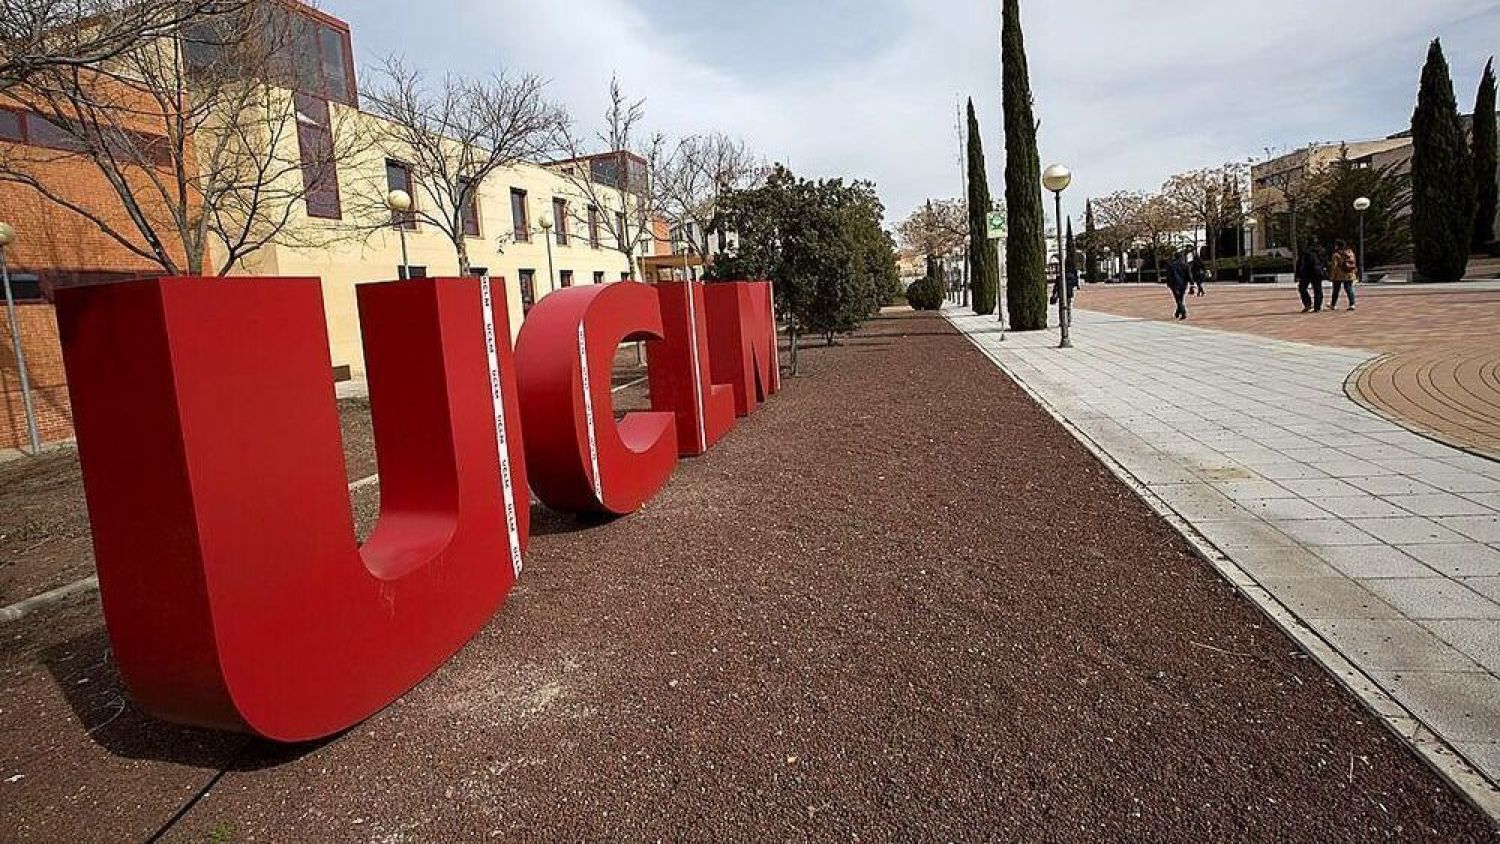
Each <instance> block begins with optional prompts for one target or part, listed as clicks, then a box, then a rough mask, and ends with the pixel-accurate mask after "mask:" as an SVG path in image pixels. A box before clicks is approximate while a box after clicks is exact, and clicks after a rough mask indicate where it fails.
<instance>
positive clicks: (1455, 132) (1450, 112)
mask: <svg viewBox="0 0 1500 844" xmlns="http://www.w3.org/2000/svg"><path fill="white" fill-rule="evenodd" d="M1411 132H1412V157H1411V186H1412V198H1411V227H1412V241H1413V246H1414V249H1413V257H1414V258H1415V259H1416V265H1417V273H1418V275H1420V276H1421V277H1422V278H1423V279H1425V280H1427V281H1457V280H1458V279H1461V278H1463V276H1464V271H1465V270H1467V269H1468V266H1469V242H1470V241H1471V240H1472V239H1473V233H1474V168H1473V163H1472V162H1471V160H1470V155H1469V145H1468V142H1467V139H1466V138H1465V137H1464V127H1463V121H1462V120H1461V119H1460V117H1459V114H1458V100H1457V98H1456V97H1454V95H1453V80H1452V78H1451V77H1450V76H1449V74H1448V60H1447V59H1446V58H1444V57H1443V45H1442V43H1441V42H1440V41H1437V40H1434V41H1433V42H1432V47H1431V48H1429V50H1428V51H1427V64H1426V66H1425V67H1423V68H1422V87H1421V88H1420V90H1418V92H1417V109H1416V111H1415V112H1413V113H1412V118H1411Z"/></svg>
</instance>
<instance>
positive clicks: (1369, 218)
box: [1306, 148, 1411, 266]
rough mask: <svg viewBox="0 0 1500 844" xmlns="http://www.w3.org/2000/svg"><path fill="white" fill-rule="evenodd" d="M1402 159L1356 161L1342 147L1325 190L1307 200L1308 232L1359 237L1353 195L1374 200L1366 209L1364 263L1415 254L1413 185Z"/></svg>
mask: <svg viewBox="0 0 1500 844" xmlns="http://www.w3.org/2000/svg"><path fill="white" fill-rule="evenodd" d="M1399 169H1400V163H1399V162H1393V163H1391V164H1387V165H1385V166H1384V167H1378V168H1370V167H1360V166H1357V165H1356V164H1355V163H1354V162H1353V161H1350V160H1349V151H1348V149H1347V148H1346V149H1342V150H1340V154H1339V157H1338V159H1337V160H1335V161H1334V162H1333V163H1332V164H1331V165H1329V166H1328V168H1327V170H1326V171H1325V172H1324V178H1323V179H1322V190H1321V191H1320V192H1319V193H1318V195H1317V196H1316V197H1314V198H1312V199H1311V200H1310V201H1309V202H1308V203H1307V213H1306V221H1307V223H1306V227H1307V232H1308V234H1310V235H1311V236H1312V237H1313V238H1315V239H1316V240H1317V241H1319V242H1321V243H1330V244H1331V243H1333V242H1334V241H1335V240H1342V241H1345V242H1346V243H1349V244H1351V245H1352V244H1354V243H1355V242H1356V240H1357V239H1358V237H1359V212H1358V211H1356V210H1354V201H1355V200H1356V199H1359V198H1360V197H1365V198H1367V199H1369V200H1370V210H1368V211H1366V212H1365V215H1364V216H1365V263H1366V264H1367V265H1368V266H1380V265H1381V264H1388V263H1394V262H1397V261H1404V260H1407V258H1408V256H1410V255H1411V222H1410V219H1409V217H1408V215H1409V213H1410V207H1411V188H1410V187H1409V185H1408V184H1407V181H1406V179H1404V178H1403V177H1402V176H1401V174H1400V173H1399Z"/></svg>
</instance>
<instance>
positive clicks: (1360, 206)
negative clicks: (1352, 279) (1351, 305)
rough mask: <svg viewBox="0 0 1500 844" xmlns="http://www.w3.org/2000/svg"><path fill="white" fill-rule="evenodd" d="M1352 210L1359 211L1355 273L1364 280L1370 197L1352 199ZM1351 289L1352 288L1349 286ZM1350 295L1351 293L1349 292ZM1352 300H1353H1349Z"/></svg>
mask: <svg viewBox="0 0 1500 844" xmlns="http://www.w3.org/2000/svg"><path fill="white" fill-rule="evenodd" d="M1354 210H1355V211H1358V212H1359V270H1358V272H1356V273H1355V276H1356V278H1358V280H1360V281H1364V280H1365V212H1366V211H1369V210H1370V198H1369V197H1368V196H1361V197H1360V198H1359V199H1356V200H1354ZM1350 289H1353V288H1350ZM1350 295H1351V296H1352V295H1353V294H1350ZM1350 301H1353V300H1350Z"/></svg>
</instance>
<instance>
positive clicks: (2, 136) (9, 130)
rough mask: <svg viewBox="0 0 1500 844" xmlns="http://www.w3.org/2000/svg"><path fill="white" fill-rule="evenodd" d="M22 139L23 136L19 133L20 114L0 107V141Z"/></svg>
mask: <svg viewBox="0 0 1500 844" xmlns="http://www.w3.org/2000/svg"><path fill="white" fill-rule="evenodd" d="M22 140H25V136H24V135H22V134H21V115H20V114H18V113H17V112H14V111H10V110H9V109H3V108H0V141H22Z"/></svg>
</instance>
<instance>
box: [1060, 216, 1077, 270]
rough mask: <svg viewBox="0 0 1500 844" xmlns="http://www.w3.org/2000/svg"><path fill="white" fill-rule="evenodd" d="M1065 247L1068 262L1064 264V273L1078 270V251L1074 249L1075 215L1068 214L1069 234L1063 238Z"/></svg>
mask: <svg viewBox="0 0 1500 844" xmlns="http://www.w3.org/2000/svg"><path fill="white" fill-rule="evenodd" d="M1063 249H1064V251H1066V252H1067V253H1068V260H1067V263H1065V264H1064V265H1063V273H1064V275H1066V274H1068V273H1076V272H1078V252H1077V251H1075V250H1074V249H1073V215H1071V214H1069V215H1068V234H1067V237H1066V238H1065V239H1064V240H1063Z"/></svg>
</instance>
